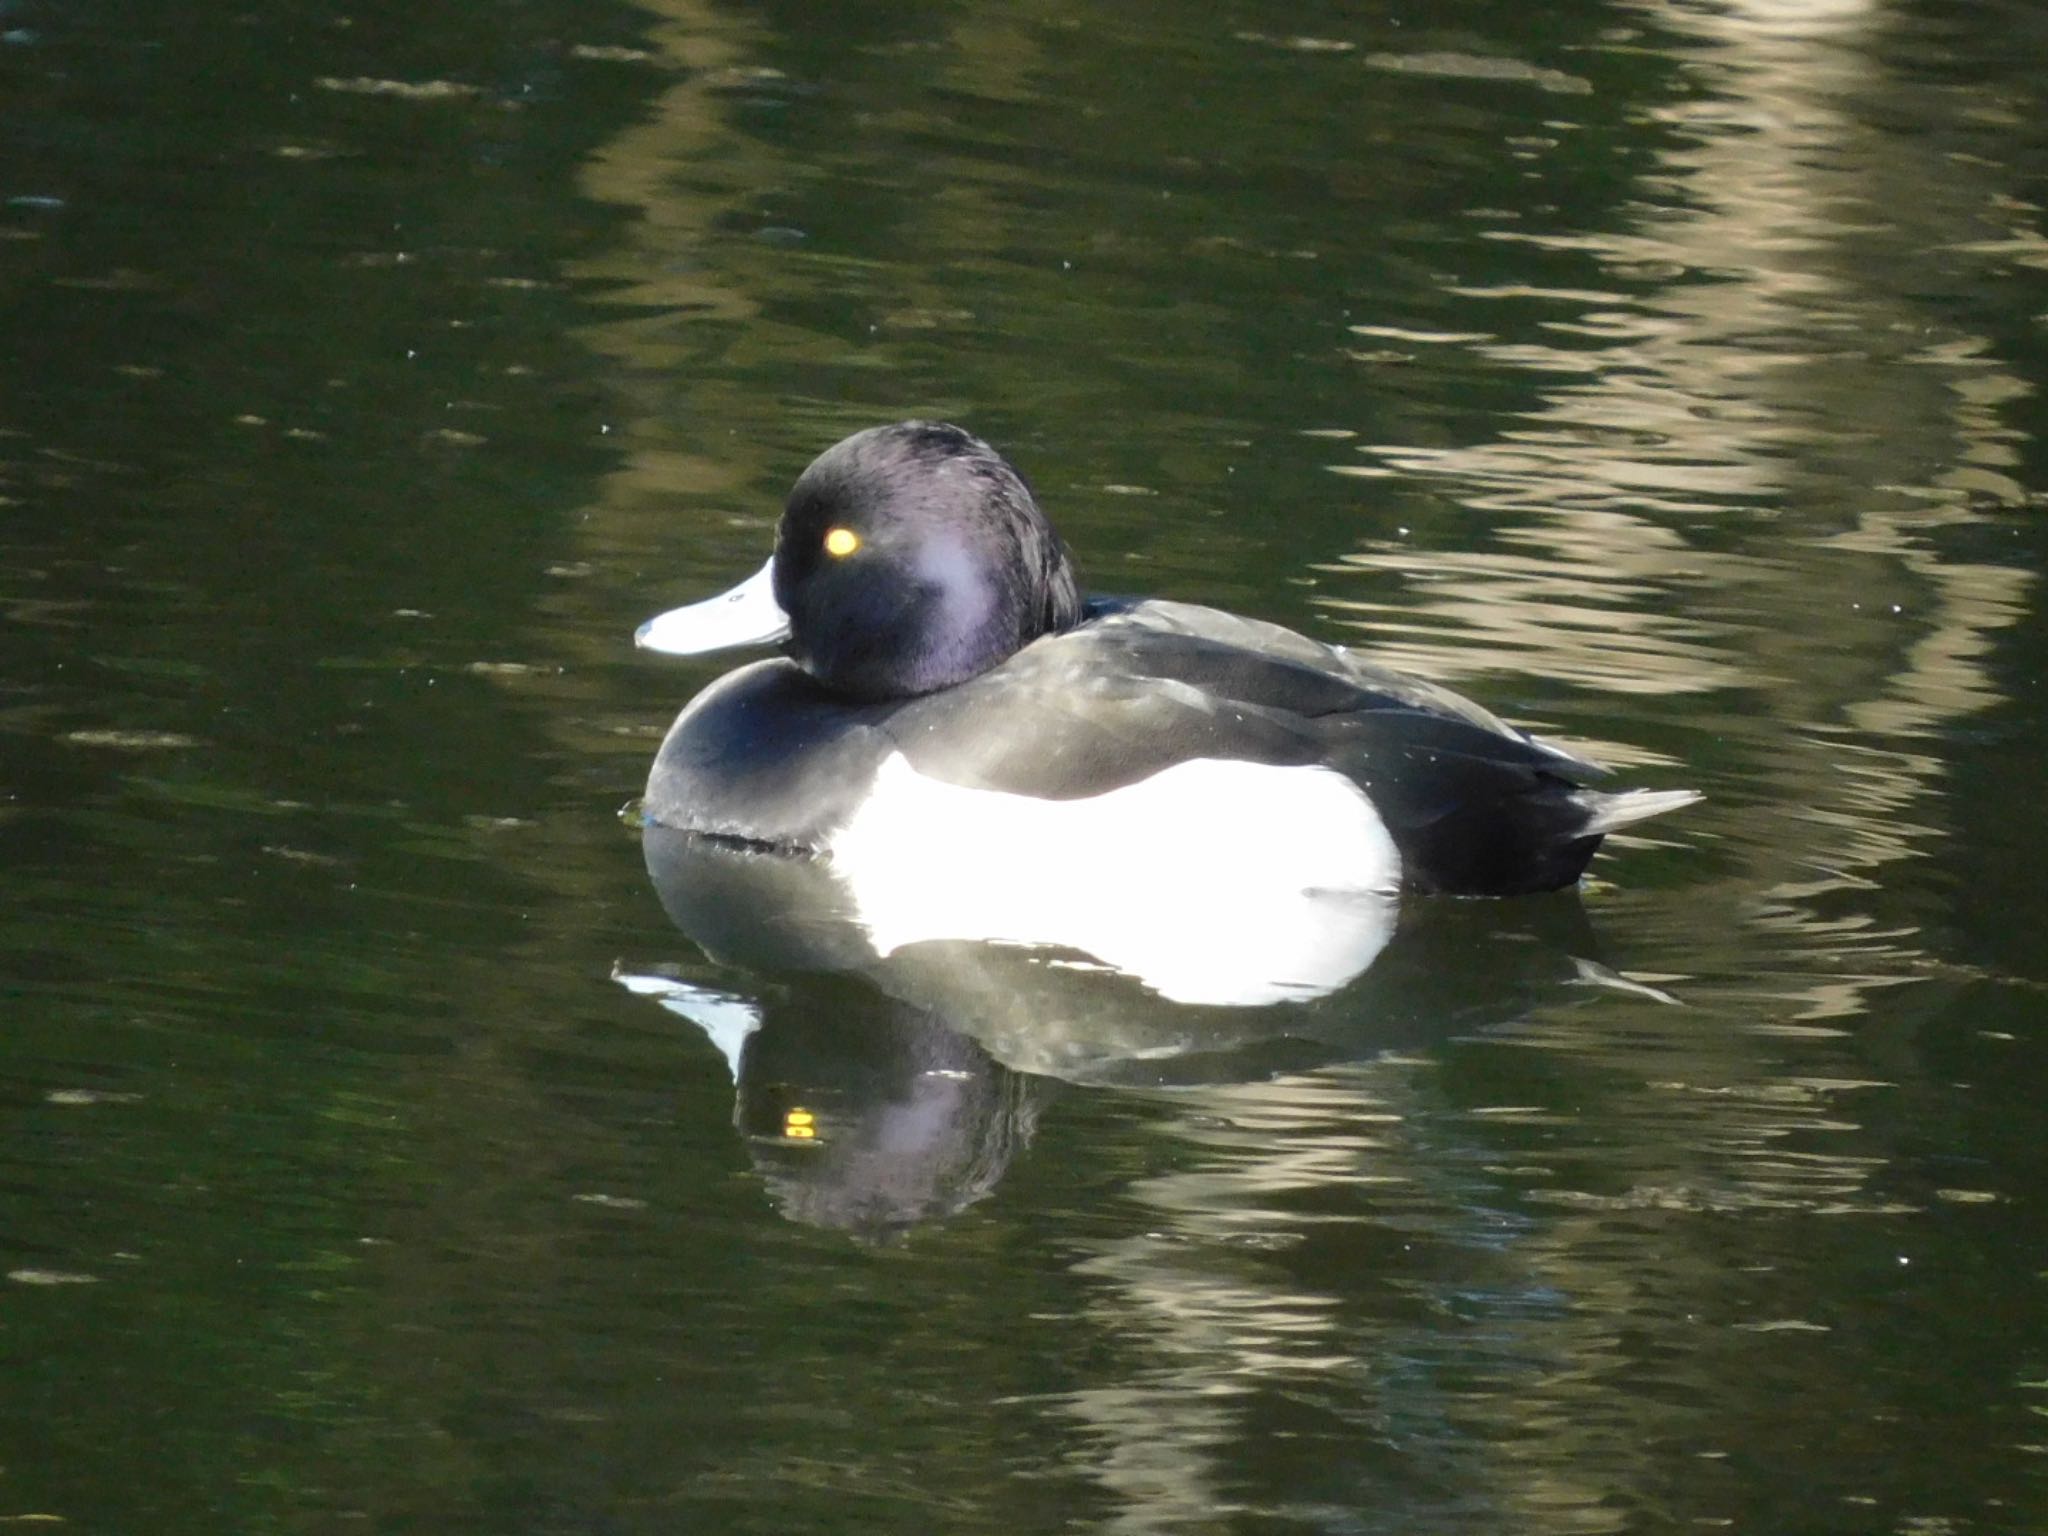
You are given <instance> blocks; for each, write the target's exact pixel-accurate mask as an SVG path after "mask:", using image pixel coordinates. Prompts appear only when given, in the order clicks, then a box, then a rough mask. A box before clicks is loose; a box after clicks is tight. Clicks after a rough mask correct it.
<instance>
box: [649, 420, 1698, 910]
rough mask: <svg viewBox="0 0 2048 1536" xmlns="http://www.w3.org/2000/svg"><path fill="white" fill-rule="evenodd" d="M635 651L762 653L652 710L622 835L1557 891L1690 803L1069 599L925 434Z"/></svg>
mask: <svg viewBox="0 0 2048 1536" xmlns="http://www.w3.org/2000/svg"><path fill="white" fill-rule="evenodd" d="M634 638H635V642H636V643H637V644H638V645H640V646H642V647H644V648H646V649H649V650H655V651H666V652H673V653H680V654H692V653H697V652H704V651H712V650H720V649H725V648H727V647H733V646H745V645H772V644H778V643H779V644H780V645H781V646H782V649H783V654H782V655H781V656H779V657H776V658H774V659H769V660H763V661H757V662H754V663H752V664H750V665H748V666H744V667H741V668H740V669H738V670H737V671H734V672H731V673H728V674H727V675H726V676H724V677H723V678H720V679H719V680H718V681H717V682H715V683H713V684H711V686H709V687H708V688H706V689H705V690H704V691H703V692H702V693H700V694H699V695H698V696H697V697H696V698H695V699H693V700H692V701H691V702H690V704H689V705H688V706H687V707H686V708H685V709H684V710H683V712H682V713H681V714H680V715H679V716H678V717H677V719H676V721H675V723H674V725H673V726H671V727H670V729H669V732H668V735H667V737H666V738H665V739H664V740H663V742H662V744H661V749H660V751H659V752H658V753H657V754H656V756H655V760H654V766H653V769H652V771H651V773H650V774H649V776H648V781H647V792H646V796H645V799H644V801H643V807H642V809H643V814H644V815H645V816H646V817H647V818H648V819H649V820H651V821H654V822H657V823H659V824H661V825H664V826H667V827H671V828H674V829H677V830H679V831H683V832H687V833H693V834H698V835H701V836H705V837H709V838H713V839H717V840H720V841H722V842H726V843H730V844H734V845H738V846H742V847H747V848H756V849H761V850H769V851H776V852H784V853H791V854H802V855H811V856H817V857H822V858H825V859H827V860H830V861H833V862H834V863H844V864H847V865H849V866H850V865H854V864H858V863H862V862H865V863H868V864H870V865H874V864H886V863H887V862H888V861H889V860H890V859H891V858H892V857H893V856H894V855H895V853H897V852H900V851H901V850H902V849H904V848H905V847H907V846H908V845H909V844H911V843H914V842H917V843H922V844H923V845H924V846H925V847H926V848H928V849H941V850H944V851H945V852H946V853H947V854H948V855H949V856H951V857H953V858H954V860H955V862H956V865H957V866H959V867H963V868H967V869H970V870H973V869H978V870H980V871H981V873H982V875H983V876H984V878H983V879H981V880H978V881H963V882H961V886H962V887H965V886H968V885H974V886H981V887H985V888H986V889H988V890H990V891H995V892H1001V891H1003V890H1004V889H1006V888H1007V887H1008V886H1009V885H1010V884H1011V883H1012V882H1013V880H1015V879H1018V878H1021V875H1022V872H1023V871H1024V870H1025V869H1026V868H1027V866H1028V867H1029V869H1030V872H1031V876H1032V878H1033V879H1035V880H1038V881H1040V882H1041V883H1043V882H1046V881H1050V882H1051V883H1052V884H1053V886H1054V888H1055V889H1057V888H1060V887H1061V886H1064V887H1065V888H1066V889H1068V890H1076V889H1078V888H1080V887H1082V886H1084V885H1086V884H1089V883H1090V880H1089V877H1088V875H1087V874H1086V870H1087V869H1088V868H1091V867H1093V868H1107V867H1114V865H1115V862H1116V861H1118V860H1121V859H1125V858H1133V859H1143V860H1146V861H1148V862H1150V863H1151V864H1153V865H1154V866H1155V867H1161V861H1164V866H1163V867H1165V868H1167V869H1168V870H1169V872H1170V874H1172V875H1173V876H1175V877H1178V878H1184V879H1185V880H1186V881H1188V882H1196V883H1201V882H1209V883H1216V882H1225V881H1227V882H1233V883H1237V884H1240V885H1250V886H1256V885H1259V884H1261V883H1263V884H1267V885H1271V886H1273V887H1275V888H1281V887H1286V888H1292V889H1299V890H1314V891H1319V892H1328V891H1332V890H1337V891H1347V890H1348V891H1361V892H1363V891H1372V892H1382V893H1384V892H1389V891H1394V890H1398V889H1407V890H1414V891H1423V892H1441V893H1448V894H1455V895H1489V896H1496V895H1513V894H1519V893H1524V892H1533V891H1545V890H1554V889H1558V888H1561V887H1564V886H1568V885H1571V884H1572V883H1573V882H1575V881H1576V880H1578V878H1579V877H1580V875H1581V874H1582V873H1583V871H1584V870H1585V868H1586V864H1587V862H1588V861H1589V860H1590V859H1591V858H1592V856H1593V853H1594V851H1595V850H1596V849H1597V848H1598V847H1599V846H1600V842H1601V839H1602V838H1603V837H1605V836H1606V835H1607V834H1608V833H1609V832H1613V831H1615V830H1617V829H1619V828H1622V827H1625V826H1629V825H1631V824H1632V823H1634V822H1637V821H1640V820H1642V819H1643V818H1645V817H1648V816H1655V815H1658V814H1660V813H1662V812H1665V811H1670V810H1675V809H1677V808H1679V807H1680V806H1684V805H1688V804H1691V803H1692V802H1693V801H1694V800H1696V799H1698V798H1699V797H1698V796H1697V795H1696V794H1695V793H1693V792H1692V791H1690V790H1643V789H1632V790H1621V791H1604V790H1597V789H1591V788H1588V787H1586V785H1587V782H1588V781H1591V780H1597V779H1600V778H1603V777H1605V776H1606V774H1607V770H1606V769H1604V768H1602V767H1600V766H1599V765H1598V764H1596V763H1593V762H1589V761H1587V760H1586V759H1584V758H1582V757H1579V756H1577V755H1575V754H1573V753H1571V752H1567V751H1565V750H1564V749H1563V748H1561V747H1558V746H1554V745H1552V744H1550V743H1548V742H1545V741H1542V740H1540V739H1538V738H1536V737H1533V736H1530V735H1528V734H1527V733H1525V732H1523V731H1520V730H1517V729H1515V728H1514V727H1513V726H1510V725H1508V724H1506V723H1505V722H1504V721H1502V720H1500V719H1498V718H1496V717H1495V716H1494V715H1492V714H1490V713H1489V712H1487V711H1486V710H1485V709H1483V708H1481V707H1480V706H1479V705H1477V704H1474V703H1473V702H1471V701H1470V700H1468V699H1465V698H1462V697H1460V696H1459V695H1458V694H1455V693H1452V692H1450V691H1449V690H1448V689H1444V688H1440V687H1438V686H1436V685H1434V684H1432V683H1428V682H1424V681H1421V680H1419V679H1416V678H1413V677H1408V676H1405V675H1403V674H1401V673H1399V672H1396V671H1393V670H1391V669H1388V668H1386V667H1382V666H1378V665H1376V664H1374V663H1372V662H1370V661H1367V660H1365V659H1363V658H1361V657H1359V656H1357V655H1354V654H1353V653H1352V652H1350V651H1348V650H1346V649H1344V648H1342V647H1337V646H1328V645H1323V644H1320V643H1318V642H1316V641H1314V640H1310V639H1308V638H1306V637H1305V636H1302V635H1299V634H1296V633H1295V632H1293V631H1292V630H1288V629H1284V628H1282V627H1280V626H1278V625H1275V624H1269V623H1264V622H1261V621H1259V620H1256V619H1247V618H1240V617H1238V616H1236V615H1233V614H1229V613H1224V612H1221V611H1219V610H1216V609H1212V608H1204V607H1198V606H1195V605H1192V604H1188V603H1179V602H1171V601H1166V600H1162V599H1151V598H1147V599H1129V598H1116V597H1095V596H1086V595H1084V594H1083V592H1082V590H1081V587H1080V584H1079V581H1078V579H1077V577H1076V574H1075V570H1074V564H1073V561H1072V559H1071V557H1070V556H1069V554H1068V551H1067V547H1066V545H1065V544H1064V543H1063V542H1062V541H1061V539H1060V538H1059V536H1058V534H1056V533H1055V532H1054V531H1053V528H1052V525H1051V524H1050V523H1049V522H1048V521H1047V519H1046V517H1045V514H1044V513H1043V512H1041V511H1040V510H1039V506H1038V503H1037V501H1036V499H1035V498H1034V497H1033V495H1032V493H1031V490H1030V488H1029V487H1028V486H1027V485H1026V483H1025V481H1024V479H1023V477H1022V476H1021V475H1020V474H1019V473H1018V472H1017V471H1016V469H1014V468H1013V467H1012V466H1011V465H1010V463H1009V462H1008V461H1007V460H1006V459H1004V458H1003V457H1002V455H1001V454H999V453H997V452H996V451H995V450H994V449H993V448H991V447H990V446H989V445H988V444H987V443H985V442H983V441H981V440H980V439H979V438H977V437H975V436H973V435H972V434H970V433H968V432H966V431H964V430H962V429H961V428H959V427H956V426H952V425H948V424H946V423H942V422H935V421H904V422H897V423H895V424H893V425H889V426H881V427H873V428H870V429H868V430H866V431H863V432H857V433H855V434H854V435H853V436H851V437H848V438H846V439H845V440H844V441H842V442H840V443H837V444H835V445H834V446H833V447H831V448H828V449H827V450H826V451H825V452H824V453H822V454H820V455H819V456H818V458H817V459H816V460H814V461H813V462H812V463H811V465H810V467H809V468H807V469H806V470H805V471H804V472H803V474H802V475H801V476H800V477H799V478H798V480H797V482H796V485H795V488H794V489H793V490H792V491H791V492H790V496H789V500H788V503H787V505H786V506H785V508H784V511H783V515H782V520H781V523H780V525H779V527H778V529H777V532H776V539H775V551H774V554H773V556H772V557H771V558H770V560H769V561H768V563H767V564H766V565H765V566H763V567H762V568H761V570H760V571H758V572H757V573H756V574H755V575H753V576H752V577H750V578H749V579H747V580H746V581H744V582H742V583H741V584H740V585H739V586H737V587H735V588H734V589H733V590H732V591H730V592H727V593H725V594H724V595H723V596H720V597H715V598H711V599H709V600H708V601H705V602H700V603H695V604H692V605H690V606H688V607H684V608H679V609H675V610H673V611H671V612H668V613H664V614H662V615H660V616H659V617H657V618H654V619H650V620H649V621H648V622H647V623H645V624H643V625H642V626H641V627H640V629H639V630H638V631H637V633H636V635H635V637H634ZM1097 883H1099V882H1097ZM957 899H962V900H966V899H971V893H970V892H968V891H966V890H965V889H962V890H961V892H960V895H959V897H958V898H957Z"/></svg>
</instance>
